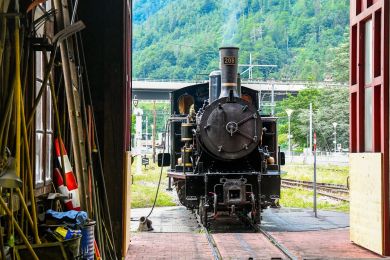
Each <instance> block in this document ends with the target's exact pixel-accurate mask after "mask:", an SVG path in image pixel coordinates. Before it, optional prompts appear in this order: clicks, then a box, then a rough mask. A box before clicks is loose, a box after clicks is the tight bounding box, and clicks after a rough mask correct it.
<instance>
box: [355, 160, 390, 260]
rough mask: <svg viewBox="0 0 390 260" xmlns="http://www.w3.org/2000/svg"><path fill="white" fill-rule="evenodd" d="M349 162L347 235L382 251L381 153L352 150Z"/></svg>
mask: <svg viewBox="0 0 390 260" xmlns="http://www.w3.org/2000/svg"><path fill="white" fill-rule="evenodd" d="M349 163H350V164H349V165H350V191H349V194H350V239H351V241H353V242H354V243H356V244H358V245H360V246H363V247H365V248H367V249H369V250H371V251H373V252H375V253H378V254H382V253H383V243H382V242H383V232H382V231H383V229H382V228H383V219H382V154H381V153H352V154H350V157H349Z"/></svg>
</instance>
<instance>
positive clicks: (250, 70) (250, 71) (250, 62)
mask: <svg viewBox="0 0 390 260" xmlns="http://www.w3.org/2000/svg"><path fill="white" fill-rule="evenodd" d="M249 65H250V67H249V79H253V76H252V53H251V52H250V53H249Z"/></svg>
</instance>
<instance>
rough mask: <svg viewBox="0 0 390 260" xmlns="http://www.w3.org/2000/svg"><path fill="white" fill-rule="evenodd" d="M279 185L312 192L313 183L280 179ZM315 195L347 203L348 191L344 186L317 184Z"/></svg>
mask: <svg viewBox="0 0 390 260" xmlns="http://www.w3.org/2000/svg"><path fill="white" fill-rule="evenodd" d="M281 184H282V187H285V188H297V187H299V188H303V189H306V190H313V182H311V181H299V180H292V179H282V183H281ZM317 193H318V194H320V195H323V196H326V197H329V198H332V199H335V200H339V201H347V202H349V198H348V197H349V189H348V187H347V186H346V185H340V184H331V183H318V182H317Z"/></svg>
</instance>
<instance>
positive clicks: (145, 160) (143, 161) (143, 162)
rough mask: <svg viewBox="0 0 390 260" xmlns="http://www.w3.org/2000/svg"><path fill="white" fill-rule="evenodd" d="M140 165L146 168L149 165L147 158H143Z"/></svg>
mask: <svg viewBox="0 0 390 260" xmlns="http://www.w3.org/2000/svg"><path fill="white" fill-rule="evenodd" d="M142 165H144V166H145V168H146V166H147V165H149V158H146V157H143V158H142Z"/></svg>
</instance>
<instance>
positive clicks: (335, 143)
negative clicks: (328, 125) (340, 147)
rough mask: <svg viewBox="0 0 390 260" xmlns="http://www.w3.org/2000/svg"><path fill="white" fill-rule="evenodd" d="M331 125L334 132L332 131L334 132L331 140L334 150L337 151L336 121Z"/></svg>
mask: <svg viewBox="0 0 390 260" xmlns="http://www.w3.org/2000/svg"><path fill="white" fill-rule="evenodd" d="M333 127H334V132H333V134H334V141H333V143H334V152H337V132H336V127H337V123H336V122H334V123H333Z"/></svg>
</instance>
